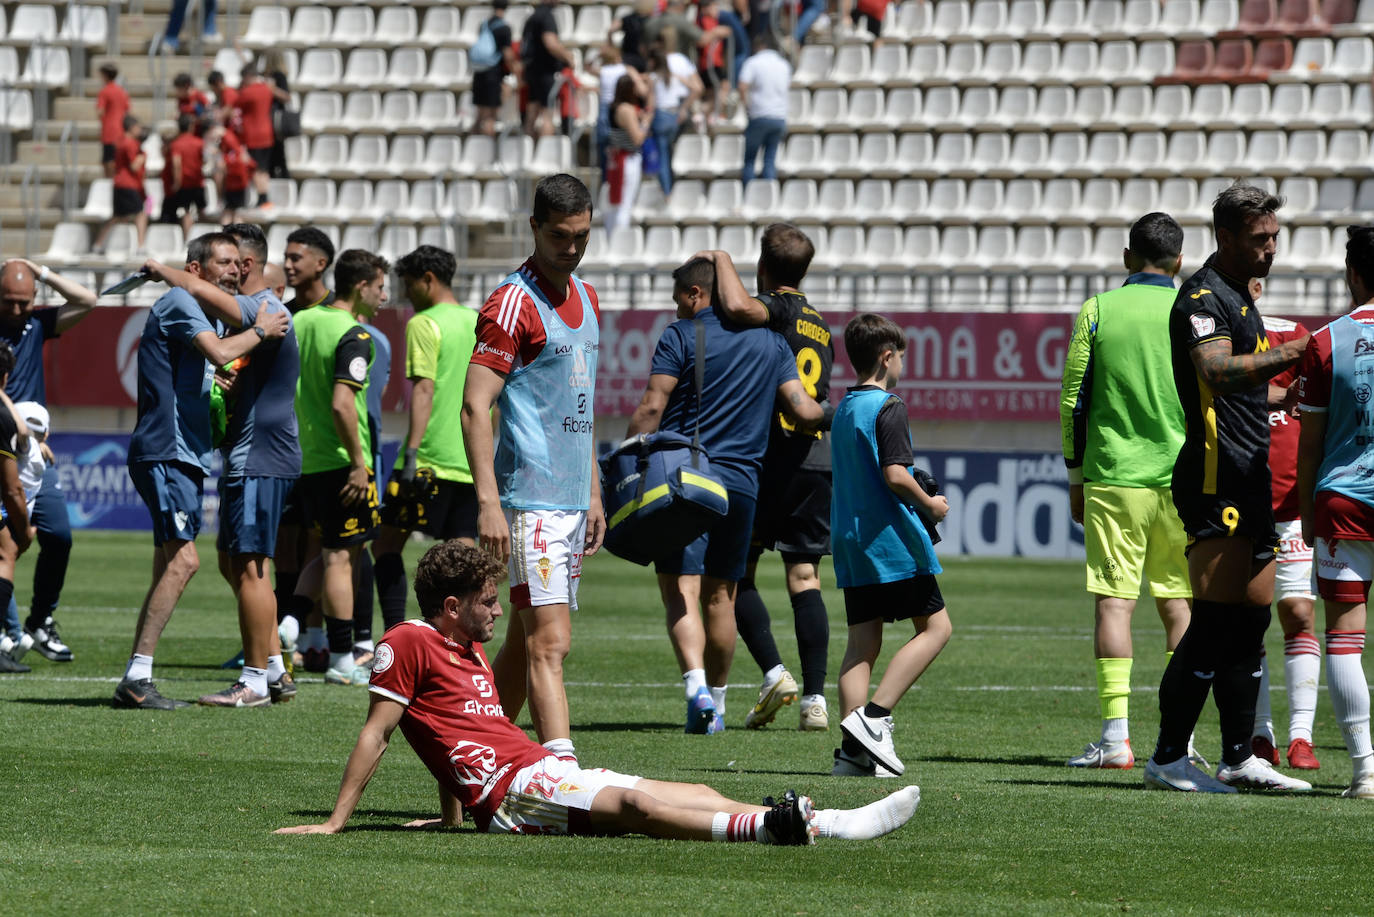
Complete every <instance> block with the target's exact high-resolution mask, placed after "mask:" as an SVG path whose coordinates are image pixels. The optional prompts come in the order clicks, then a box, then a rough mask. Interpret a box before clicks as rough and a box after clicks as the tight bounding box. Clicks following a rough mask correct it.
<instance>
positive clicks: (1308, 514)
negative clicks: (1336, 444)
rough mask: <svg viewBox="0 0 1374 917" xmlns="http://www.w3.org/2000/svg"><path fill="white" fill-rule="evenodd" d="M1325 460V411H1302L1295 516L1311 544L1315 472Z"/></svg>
mask: <svg viewBox="0 0 1374 917" xmlns="http://www.w3.org/2000/svg"><path fill="white" fill-rule="evenodd" d="M1325 457H1326V412H1325V411H1303V412H1302V429H1301V430H1300V431H1299V433H1298V514H1299V516H1300V517H1301V519H1302V540H1303V541H1305V542H1307V543H1308V544H1312V543H1313V540H1314V538H1315V537H1316V532H1317V528H1316V522H1317V472H1318V470H1320V468H1321V464H1322V459H1323V458H1325Z"/></svg>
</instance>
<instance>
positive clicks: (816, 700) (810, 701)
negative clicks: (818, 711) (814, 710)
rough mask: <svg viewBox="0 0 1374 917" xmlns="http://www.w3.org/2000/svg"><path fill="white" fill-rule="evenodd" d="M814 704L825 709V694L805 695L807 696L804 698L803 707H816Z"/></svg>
mask: <svg viewBox="0 0 1374 917" xmlns="http://www.w3.org/2000/svg"><path fill="white" fill-rule="evenodd" d="M814 704H820V705H821V707H822V708H824V707H825V695H824V694H807V695H805V696H803V697H802V706H803V707H810V706H812V705H814Z"/></svg>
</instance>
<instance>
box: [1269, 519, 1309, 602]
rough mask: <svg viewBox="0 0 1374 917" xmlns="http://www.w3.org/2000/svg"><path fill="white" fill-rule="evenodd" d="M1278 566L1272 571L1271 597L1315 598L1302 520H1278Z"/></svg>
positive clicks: (1280, 598) (1277, 599)
mask: <svg viewBox="0 0 1374 917" xmlns="http://www.w3.org/2000/svg"><path fill="white" fill-rule="evenodd" d="M1278 535H1279V551H1278V555H1277V560H1278V567H1277V568H1276V569H1275V572H1274V600H1275V601H1276V602H1281V601H1283V600H1284V599H1311V600H1313V601H1315V600H1316V598H1317V597H1316V595H1315V594H1314V593H1313V584H1312V548H1311V547H1309V546H1308V544H1307V542H1305V541H1303V540H1302V520H1301V519H1294V520H1292V521H1291V522H1280V523H1279V524H1278Z"/></svg>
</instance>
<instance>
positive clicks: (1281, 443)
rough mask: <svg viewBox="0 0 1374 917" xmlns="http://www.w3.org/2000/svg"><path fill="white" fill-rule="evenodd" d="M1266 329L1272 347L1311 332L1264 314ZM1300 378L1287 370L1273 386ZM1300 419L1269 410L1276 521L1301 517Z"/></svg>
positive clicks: (1273, 380) (1271, 471)
mask: <svg viewBox="0 0 1374 917" xmlns="http://www.w3.org/2000/svg"><path fill="white" fill-rule="evenodd" d="M1264 332H1265V336H1266V337H1267V338H1268V339H1269V346H1270V347H1271V348H1273V347H1277V346H1279V345H1280V344H1282V343H1283V342H1284V341H1291V340H1293V339H1294V338H1300V337H1302V336H1303V335H1305V334H1307V329H1306V328H1304V327H1303V326H1302V325H1300V324H1298V323H1297V322H1291V321H1289V320H1288V319H1286V318H1273V317H1271V316H1268V315H1266V316H1265V317H1264ZM1297 378H1298V367H1297V366H1296V365H1295V366H1293V367H1292V368H1291V369H1287V370H1284V371H1283V372H1282V373H1280V374H1279V375H1277V376H1275V377H1274V378H1273V379H1271V380H1270V385H1277V386H1280V387H1282V388H1287V387H1289V386H1290V385H1292V384H1293V382H1294V381H1295V380H1296V379H1297ZM1300 430H1301V428H1300V427H1299V426H1298V419H1297V418H1296V417H1292V416H1290V415H1289V414H1288V412H1287V411H1270V412H1269V473H1270V474H1272V475H1273V477H1274V490H1273V494H1274V520H1275V521H1276V522H1292V521H1293V520H1294V519H1296V518H1298V434H1299V431H1300Z"/></svg>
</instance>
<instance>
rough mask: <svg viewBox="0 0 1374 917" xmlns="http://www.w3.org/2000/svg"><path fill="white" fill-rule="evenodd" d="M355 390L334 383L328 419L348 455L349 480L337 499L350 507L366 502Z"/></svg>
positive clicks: (365, 458) (365, 467)
mask: <svg viewBox="0 0 1374 917" xmlns="http://www.w3.org/2000/svg"><path fill="white" fill-rule="evenodd" d="M357 391H358V390H357V389H355V388H353V387H352V386H350V385H349V384H348V383H346V382H337V381H336V382H335V383H334V391H333V394H332V396H331V397H330V402H329V415H330V417H331V418H332V419H333V421H334V432H335V433H336V434H337V435H338V437H339V442H341V443H343V446H344V449H346V450H347V451H348V463H349V468H348V480H347V481H345V482H344V486H343V487H342V488H340V490H339V499H341V500H343V501H344V503H346V504H348V505H349V506H352V505H354V504H357V503H361V502H363V501H364V500H366V499H367V488H368V483H367V456H366V455H364V454H363V440H362V435H361V434H360V433H359V432H358V405H357V401H356V399H355V397H354V396H355V395H356V393H357Z"/></svg>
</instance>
